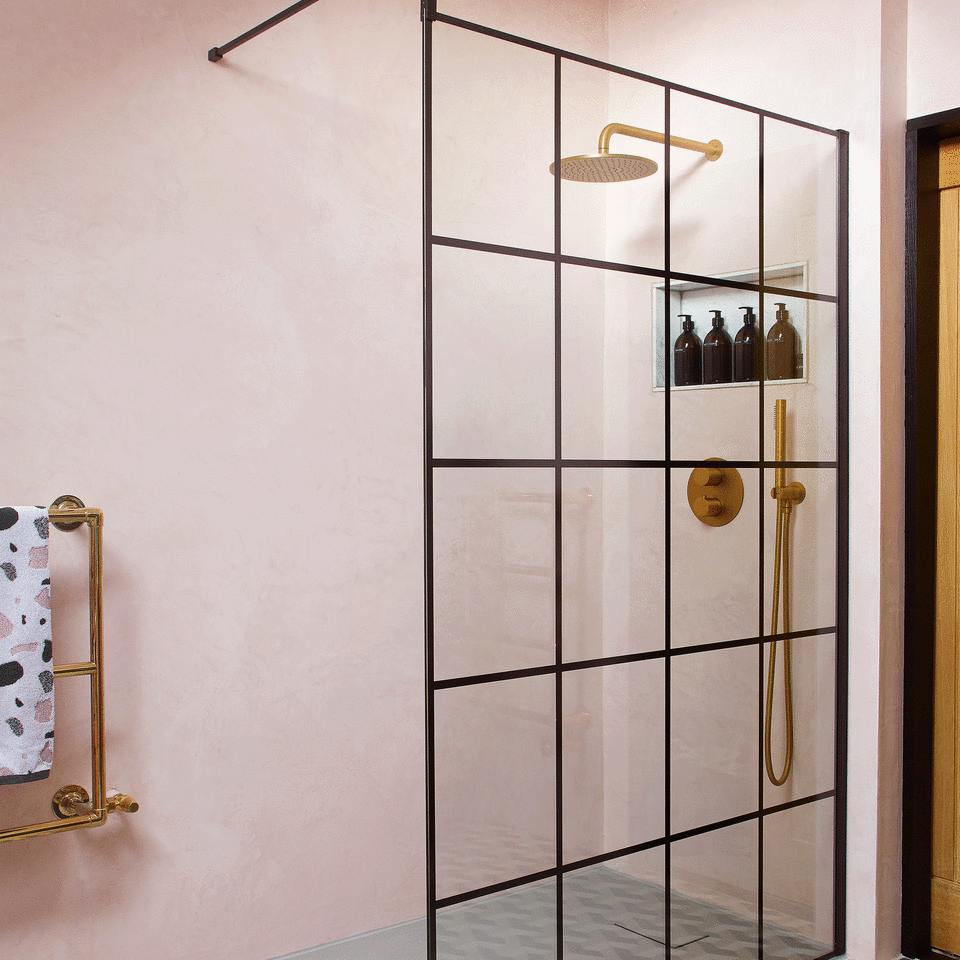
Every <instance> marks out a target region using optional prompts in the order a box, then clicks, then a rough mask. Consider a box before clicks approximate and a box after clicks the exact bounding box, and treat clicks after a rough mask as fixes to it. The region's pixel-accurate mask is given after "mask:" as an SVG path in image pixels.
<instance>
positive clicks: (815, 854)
mask: <svg viewBox="0 0 960 960" xmlns="http://www.w3.org/2000/svg"><path fill="white" fill-rule="evenodd" d="M833 809H834V805H833V800H832V799H831V800H818V801H817V802H816V803H807V804H803V805H802V806H799V807H793V808H791V809H789V810H782V811H779V812H778V813H771V814H768V815H767V816H765V817H764V818H763V955H764V957H765V958H770V960H795V958H796V960H807V958H813V957H820V956H823V955H824V954H825V953H829V952H830V947H829V946H828V945H829V944H832V943H833Z"/></svg>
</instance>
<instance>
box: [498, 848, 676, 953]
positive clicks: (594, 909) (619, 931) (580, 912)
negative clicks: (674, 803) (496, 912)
mask: <svg viewBox="0 0 960 960" xmlns="http://www.w3.org/2000/svg"><path fill="white" fill-rule="evenodd" d="M663 874H664V871H663V848H662V847H657V848H655V849H653V850H646V851H644V852H643V853H637V854H633V855H632V856H629V857H620V858H619V859H617V860H608V861H606V862H605V863H602V864H599V865H597V866H594V867H589V868H587V869H586V870H578V871H576V872H573V873H569V874H567V875H566V876H564V878H563V956H564V960H624V958H627V957H629V958H631V960H634V958H636V960H659V958H661V957H663V955H664V953H665V951H664V948H663V941H664V939H665V936H666V935H665V932H664V930H665V924H664V887H663V883H664V881H663ZM498 956H499V954H498Z"/></svg>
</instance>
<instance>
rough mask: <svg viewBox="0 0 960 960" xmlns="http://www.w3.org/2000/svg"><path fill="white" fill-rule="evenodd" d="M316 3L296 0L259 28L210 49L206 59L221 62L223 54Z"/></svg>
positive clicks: (315, 0)
mask: <svg viewBox="0 0 960 960" xmlns="http://www.w3.org/2000/svg"><path fill="white" fill-rule="evenodd" d="M316 2H317V0H298V2H297V3H295V4H293V6H290V7H287V9H286V10H281V11H280V12H279V13H278V14H275V15H274V16H272V17H271V18H270V19H269V20H264V21H263V23H261V24H260V25H259V26H256V27H254V28H253V29H252V30H248V31H247V32H246V33H242V34H241V35H240V36H239V37H237V38H236V40H231V41H230V42H229V43H225V44H224V45H223V46H222V47H211V48H210V49H209V50H208V51H207V59H208V60H209V61H210V62H211V63H216V62H217V61H218V60H222V59H223V55H224V54H225V53H229V52H230V51H231V50H235V49H236V48H237V47H239V46H240V44H242V43H246V42H247V41H248V40H252V39H253V38H254V37H259V36H260V34H261V33H266V31H267V30H269V29H270V28H271V27H275V26H276V25H277V24H278V23H283V21H284V20H286V19H287V18H288V17H292V16H293V15H294V14H295V13H299V12H300V11H301V10H304V9H306V8H307V7H309V6H311V5H312V4H314V3H316Z"/></svg>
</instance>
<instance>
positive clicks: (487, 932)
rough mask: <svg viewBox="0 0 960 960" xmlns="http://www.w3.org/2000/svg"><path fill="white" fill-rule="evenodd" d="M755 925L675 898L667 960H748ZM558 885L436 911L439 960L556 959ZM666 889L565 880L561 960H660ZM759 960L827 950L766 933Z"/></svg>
mask: <svg viewBox="0 0 960 960" xmlns="http://www.w3.org/2000/svg"><path fill="white" fill-rule="evenodd" d="M758 932H759V931H758V923H757V920H756V919H755V918H753V919H751V918H749V917H741V916H737V915H736V914H734V913H731V912H730V911H728V910H723V909H721V908H719V907H715V906H712V905H710V904H707V903H701V902H700V901H698V900H694V899H692V898H690V897H684V896H680V895H679V894H676V893H674V894H673V896H672V898H671V951H670V954H671V960H722V958H726V957H729V958H732V960H751V958H756V957H757V938H758ZM556 937H557V917H556V885H555V882H554V881H552V880H551V881H544V882H542V883H538V884H534V885H531V886H529V887H523V888H521V889H519V890H513V891H509V892H508V893H505V894H501V895H499V896H495V897H488V898H487V899H485V900H481V901H474V902H472V903H468V904H463V905H460V906H457V907H451V908H449V909H447V910H444V911H442V912H441V914H440V915H439V917H438V927H437V940H438V956H439V958H440V960H553V958H555V957H556V953H557V951H556ZM664 939H665V936H664V890H663V888H662V887H658V886H656V885H654V884H650V883H644V882H642V881H639V880H636V879H634V878H633V877H629V876H627V875H626V874H623V873H619V872H617V871H616V870H611V869H610V868H608V867H598V868H597V869H595V870H590V871H586V872H583V873H579V874H573V875H571V876H569V877H566V878H565V879H564V920H563V941H564V943H563V955H564V960H663V957H664V954H665V950H664V946H663V940H664ZM763 949H764V960H813V958H815V957H819V956H822V955H823V954H825V953H827V952H829V947H828V946H827V945H826V944H822V943H816V942H814V941H811V940H806V939H804V938H802V937H799V936H796V935H795V934H792V933H789V932H788V931H784V930H779V929H776V928H773V927H770V926H767V927H766V929H765V930H764V937H763Z"/></svg>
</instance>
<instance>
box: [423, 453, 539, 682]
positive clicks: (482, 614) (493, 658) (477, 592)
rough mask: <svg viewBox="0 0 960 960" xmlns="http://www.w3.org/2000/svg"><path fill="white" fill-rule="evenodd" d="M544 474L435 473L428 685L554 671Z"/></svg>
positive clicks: (526, 471) (501, 471)
mask: <svg viewBox="0 0 960 960" xmlns="http://www.w3.org/2000/svg"><path fill="white" fill-rule="evenodd" d="M553 485H554V477H553V471H552V470H536V469H532V470H531V469H514V468H502V469H494V468H490V469H485V470H469V469H459V468H448V469H440V470H437V471H435V473H434V506H433V543H434V669H435V672H436V676H437V679H449V678H451V677H470V676H475V675H477V674H484V673H495V672H498V671H501V670H516V669H522V668H524V667H540V666H545V665H547V664H552V663H554V662H555V661H556V645H555V641H554V601H555V593H556V586H555V575H554V489H553Z"/></svg>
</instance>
